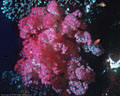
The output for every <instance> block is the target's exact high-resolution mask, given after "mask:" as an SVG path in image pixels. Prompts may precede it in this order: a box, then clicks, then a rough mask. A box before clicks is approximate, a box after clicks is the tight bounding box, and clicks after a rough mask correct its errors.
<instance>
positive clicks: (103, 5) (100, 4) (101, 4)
mask: <svg viewBox="0 0 120 96" xmlns="http://www.w3.org/2000/svg"><path fill="white" fill-rule="evenodd" d="M97 6H100V7H105V6H106V4H105V3H104V2H101V3H99V4H98V5H97Z"/></svg>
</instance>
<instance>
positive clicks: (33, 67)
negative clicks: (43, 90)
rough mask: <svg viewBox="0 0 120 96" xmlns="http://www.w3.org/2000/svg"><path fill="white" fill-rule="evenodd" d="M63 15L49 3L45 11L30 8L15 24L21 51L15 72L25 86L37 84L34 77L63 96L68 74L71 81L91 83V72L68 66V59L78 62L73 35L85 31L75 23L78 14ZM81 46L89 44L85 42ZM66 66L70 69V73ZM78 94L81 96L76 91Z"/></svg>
mask: <svg viewBox="0 0 120 96" xmlns="http://www.w3.org/2000/svg"><path fill="white" fill-rule="evenodd" d="M63 12H64V10H63V9H62V8H60V7H59V5H58V3H57V2H56V1H55V0H53V1H51V3H49V4H48V6H47V8H46V7H44V8H43V7H38V8H32V9H31V13H30V14H29V15H28V16H27V17H24V18H23V19H21V20H20V21H19V24H18V27H19V29H20V37H21V38H22V39H23V46H24V47H23V49H22V52H23V57H22V59H21V60H19V61H18V62H17V64H16V66H15V70H16V71H18V73H19V74H21V75H22V76H23V81H24V82H25V84H26V85H30V84H37V83H38V82H37V81H34V80H36V77H37V79H38V81H39V80H41V82H42V84H51V85H52V86H53V88H54V89H55V90H63V93H64V94H68V93H66V91H65V90H66V89H67V88H68V83H67V82H66V81H70V80H71V79H70V78H72V77H70V76H69V74H70V73H69V72H72V75H74V79H76V80H78V81H79V82H80V80H79V79H82V80H85V81H86V80H87V82H89V81H90V82H91V81H93V78H94V76H93V75H92V76H91V78H90V76H89V75H90V73H91V72H93V71H91V70H88V71H86V70H87V69H86V70H85V69H76V68H77V65H76V63H74V62H72V63H71V65H70V63H69V62H70V60H71V58H73V57H74V58H79V51H80V50H79V49H80V47H79V46H80V45H79V44H78V43H77V42H76V38H75V34H76V33H77V32H79V28H81V29H82V30H83V29H85V23H83V21H82V20H78V19H77V18H81V12H80V11H79V10H77V11H75V12H73V13H71V14H69V15H67V16H66V17H64V16H65V14H64V15H63ZM76 17H77V18H76ZM83 33H84V32H83ZM88 35H89V34H88ZM77 38H79V37H77ZM90 39H91V38H90ZM85 43H89V41H87V40H86V41H85ZM78 62H80V61H78ZM68 66H71V68H70V70H71V71H70V70H69V67H68ZM72 66H76V67H72ZM80 66H81V65H80ZM75 69H76V71H75ZM68 70H69V71H68ZM75 72H77V73H79V74H77V73H75ZM75 74H77V75H76V77H75ZM83 75H84V76H83ZM85 75H87V77H86V76H85ZM31 78H32V79H31ZM33 78H34V79H33ZM87 78H88V79H87ZM89 79H90V80H89ZM38 86H39V84H38ZM81 88H82V87H81ZM77 90H78V89H77ZM82 90H86V88H83V89H82ZM75 92H77V91H75ZM79 93H80V94H79V95H81V94H82V92H80V91H79ZM83 93H85V92H83Z"/></svg>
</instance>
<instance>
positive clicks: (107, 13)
mask: <svg viewBox="0 0 120 96" xmlns="http://www.w3.org/2000/svg"><path fill="white" fill-rule="evenodd" d="M23 1H24V0H23ZM58 1H59V2H60V0H58ZM61 1H62V0H61ZM63 1H64V0H63ZM68 1H69V0H68ZM73 1H74V0H73ZM75 1H77V0H75ZM75 1H74V2H75ZM80 1H81V2H82V4H81V5H79V6H77V5H76V6H77V7H74V6H72V5H71V4H69V3H65V2H63V4H65V6H64V7H65V8H66V10H67V8H68V7H70V8H71V9H70V11H73V10H75V8H76V9H78V8H83V9H82V11H83V13H84V14H83V16H84V18H83V19H84V21H85V22H86V24H87V27H88V31H89V32H90V33H91V35H92V38H93V40H94V41H95V40H96V39H98V38H99V39H100V44H101V45H100V46H102V48H103V50H104V54H102V55H101V56H99V57H95V56H91V55H89V56H90V57H89V56H88V55H85V56H84V58H86V59H87V61H88V62H89V63H90V64H91V67H92V68H93V69H94V71H95V73H96V76H95V82H94V83H92V84H90V85H89V89H88V91H87V93H86V95H85V96H120V93H119V91H120V76H119V73H120V72H119V69H118V71H117V73H116V74H115V77H111V76H112V75H114V73H111V71H107V65H106V58H107V57H108V55H109V54H110V53H113V54H117V53H120V50H119V49H120V6H119V1H118V0H96V1H94V0H80ZM90 1H91V2H92V1H94V2H95V3H94V5H90V6H91V9H89V11H87V12H86V10H87V9H85V8H87V7H86V6H87V4H88V5H89V4H90V3H89V2H90ZM16 2H17V1H16ZM84 2H87V3H84ZM46 5H47V4H46V3H44V6H46ZM11 6H12V5H11ZM41 6H43V5H41ZM0 7H2V1H1V2H0ZM73 7H74V8H73ZM25 16H26V15H25ZM17 22H18V18H17V20H16V21H15V20H14V19H13V20H10V19H8V18H7V16H6V15H5V14H3V13H2V10H0V94H19V93H22V94H33V95H32V96H60V94H57V93H56V92H55V91H54V90H53V89H52V88H51V86H43V88H42V90H41V95H38V93H39V92H37V90H34V89H29V88H28V89H26V88H25V89H23V88H24V85H22V82H21V77H20V76H19V75H17V74H16V72H15V71H14V66H15V64H16V62H17V60H18V59H19V58H20V57H19V53H20V50H21V48H22V46H21V38H20V37H19V30H18V26H17ZM116 49H117V50H116ZM117 56H119V55H117ZM118 58H120V57H118ZM91 60H92V61H91ZM109 70H110V69H109ZM111 74H112V75H111ZM111 78H114V79H116V78H117V80H116V81H115V82H118V83H115V84H113V82H112V80H111ZM16 82H17V83H16ZM18 85H19V86H18ZM19 87H20V88H19ZM16 88H18V89H16ZM48 89H49V90H48ZM43 93H44V94H43ZM39 94H40V93H39ZM48 94H49V95H48ZM50 94H52V95H50ZM105 94H107V95H105ZM7 96H9V95H7ZM21 96H22V95H21ZM28 96H29V95H28Z"/></svg>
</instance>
